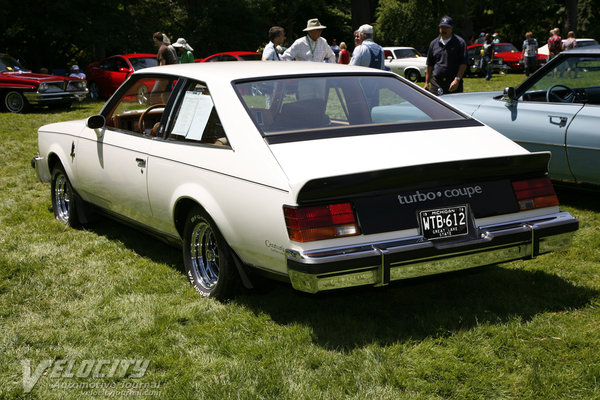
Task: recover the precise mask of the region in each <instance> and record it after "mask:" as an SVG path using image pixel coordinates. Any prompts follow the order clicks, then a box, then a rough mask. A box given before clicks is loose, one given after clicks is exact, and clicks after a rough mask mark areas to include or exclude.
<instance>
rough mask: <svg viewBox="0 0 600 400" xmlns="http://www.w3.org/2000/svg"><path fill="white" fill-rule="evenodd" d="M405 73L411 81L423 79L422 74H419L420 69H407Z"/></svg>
mask: <svg viewBox="0 0 600 400" xmlns="http://www.w3.org/2000/svg"><path fill="white" fill-rule="evenodd" d="M404 75H405V77H406V79H408V80H409V81H411V82H417V81H418V80H419V79H421V74H419V71H417V70H414V69H410V70H408V71H406V72H405V73H404Z"/></svg>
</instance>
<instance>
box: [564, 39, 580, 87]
mask: <svg viewBox="0 0 600 400" xmlns="http://www.w3.org/2000/svg"><path fill="white" fill-rule="evenodd" d="M576 47H577V40H576V39H575V32H573V31H569V33H568V34H567V40H565V41H564V42H562V49H563V50H570V49H574V48H576ZM567 63H568V67H567V77H568V78H571V72H572V71H575V75H574V76H573V77H574V78H577V70H576V69H575V63H574V59H569V60H568V61H567ZM561 76H562V73H561Z"/></svg>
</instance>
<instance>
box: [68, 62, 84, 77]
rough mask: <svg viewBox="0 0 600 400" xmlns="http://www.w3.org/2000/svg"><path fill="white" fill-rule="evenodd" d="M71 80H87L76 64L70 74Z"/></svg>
mask: <svg viewBox="0 0 600 400" xmlns="http://www.w3.org/2000/svg"><path fill="white" fill-rule="evenodd" d="M69 76H70V77H71V78H79V79H85V74H84V73H83V72H81V71H80V70H79V65H77V64H75V65H73V66H72V67H71V72H70V73H69Z"/></svg>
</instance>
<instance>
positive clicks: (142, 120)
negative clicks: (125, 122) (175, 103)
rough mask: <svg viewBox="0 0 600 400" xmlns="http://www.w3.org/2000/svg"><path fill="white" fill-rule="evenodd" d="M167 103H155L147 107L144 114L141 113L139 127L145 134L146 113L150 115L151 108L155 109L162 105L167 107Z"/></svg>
mask: <svg viewBox="0 0 600 400" xmlns="http://www.w3.org/2000/svg"><path fill="white" fill-rule="evenodd" d="M165 106H166V104H154V105H151V106H150V107H148V108H146V110H145V111H144V112H143V113H142V115H140V119H139V121H138V127H139V128H140V133H141V134H142V135H143V134H144V118H146V115H148V112H149V111H150V110H153V109H155V108H160V107H163V108H164V107H165Z"/></svg>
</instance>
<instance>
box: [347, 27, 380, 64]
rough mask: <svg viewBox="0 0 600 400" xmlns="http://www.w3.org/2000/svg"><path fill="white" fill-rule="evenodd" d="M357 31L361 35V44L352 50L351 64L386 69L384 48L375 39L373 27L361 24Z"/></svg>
mask: <svg viewBox="0 0 600 400" xmlns="http://www.w3.org/2000/svg"><path fill="white" fill-rule="evenodd" d="M357 32H358V34H359V35H360V39H359V41H360V44H359V45H358V46H356V48H355V49H354V51H353V52H352V59H351V60H350V65H360V66H363V67H371V68H377V69H385V58H384V56H383V49H382V48H381V46H380V45H378V44H377V43H375V42H374V41H373V27H372V26H371V25H367V24H365V25H361V27H360V28H358V31H357Z"/></svg>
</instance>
